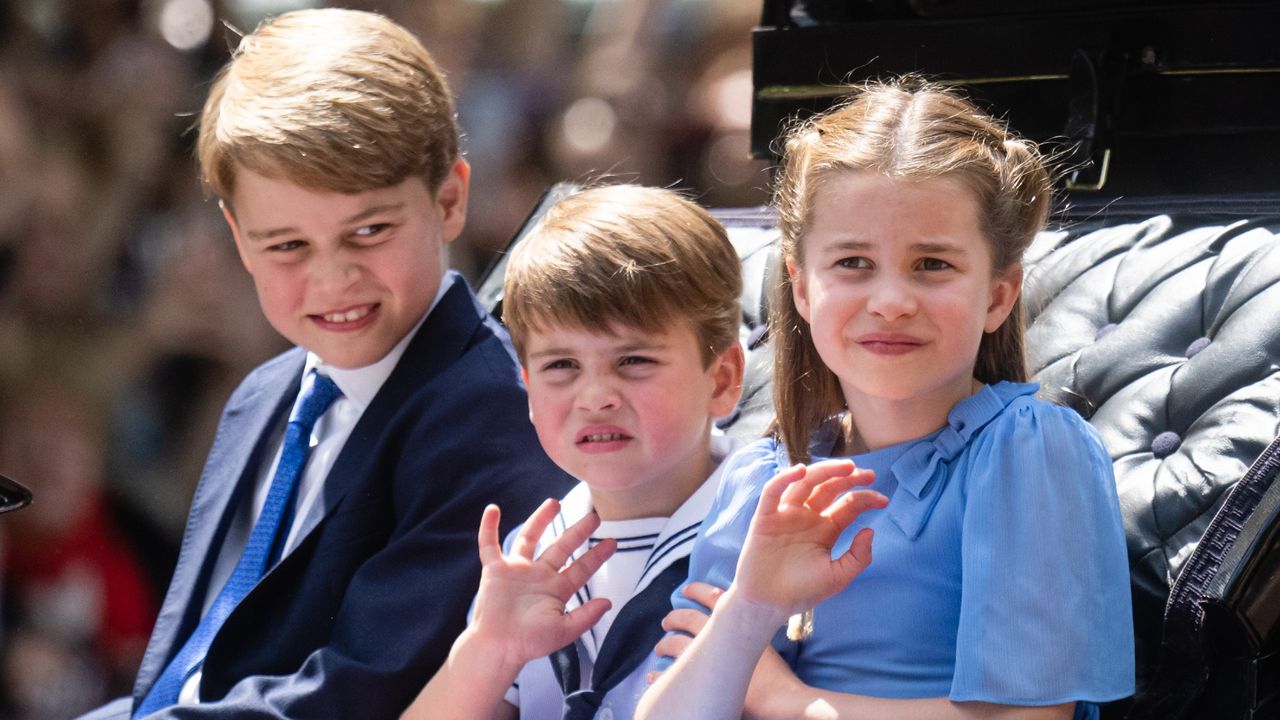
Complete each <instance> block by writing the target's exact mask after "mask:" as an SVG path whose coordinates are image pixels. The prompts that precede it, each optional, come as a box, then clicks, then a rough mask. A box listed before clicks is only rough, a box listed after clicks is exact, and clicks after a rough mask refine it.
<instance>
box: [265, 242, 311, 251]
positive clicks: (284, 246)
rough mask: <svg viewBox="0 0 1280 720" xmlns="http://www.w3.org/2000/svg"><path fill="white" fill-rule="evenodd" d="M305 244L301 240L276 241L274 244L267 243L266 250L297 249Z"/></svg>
mask: <svg viewBox="0 0 1280 720" xmlns="http://www.w3.org/2000/svg"><path fill="white" fill-rule="evenodd" d="M305 245H306V243H305V242H303V241H301V240H286V241H285V242H282V243H276V244H275V245H268V246H267V252H278V253H285V252H289V251H291V250H297V249H299V248H301V247H303V246H305Z"/></svg>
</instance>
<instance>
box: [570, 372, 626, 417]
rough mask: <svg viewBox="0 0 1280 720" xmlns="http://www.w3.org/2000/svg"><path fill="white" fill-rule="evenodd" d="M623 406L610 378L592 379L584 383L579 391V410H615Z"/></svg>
mask: <svg viewBox="0 0 1280 720" xmlns="http://www.w3.org/2000/svg"><path fill="white" fill-rule="evenodd" d="M620 404H621V397H620V396H619V394H618V391H617V388H615V387H614V385H613V383H611V382H609V380H608V378H601V377H592V378H587V379H585V380H584V381H583V383H582V385H581V386H580V388H579V391H578V408H579V409H580V410H585V411H587V412H598V411H600V410H613V409H615V408H617V407H618V406H619V405H620Z"/></svg>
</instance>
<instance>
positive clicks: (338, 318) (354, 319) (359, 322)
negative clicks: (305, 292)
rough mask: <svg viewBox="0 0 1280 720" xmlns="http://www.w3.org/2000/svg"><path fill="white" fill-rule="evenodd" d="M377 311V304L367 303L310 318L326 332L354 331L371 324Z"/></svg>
mask: <svg viewBox="0 0 1280 720" xmlns="http://www.w3.org/2000/svg"><path fill="white" fill-rule="evenodd" d="M377 310H378V303H369V304H367V305H357V306H355V307H351V308H347V309H345V310H335V311H332V312H327V313H322V314H319V315H312V316H311V317H312V319H314V320H315V321H316V322H317V323H318V324H320V325H321V326H323V327H324V328H326V329H328V330H355V329H358V328H361V327H364V326H365V325H366V324H368V323H370V322H373V317H374V314H375V313H376V311H377Z"/></svg>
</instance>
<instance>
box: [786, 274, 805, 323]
mask: <svg viewBox="0 0 1280 720" xmlns="http://www.w3.org/2000/svg"><path fill="white" fill-rule="evenodd" d="M787 277H788V278H790V279H791V299H792V300H794V301H795V303H796V310H797V311H799V313H800V317H802V318H804V321H805V322H810V320H809V287H808V286H807V285H805V283H804V270H803V269H802V268H801V267H800V266H799V265H796V263H795V261H794V260H791V259H788V260H787Z"/></svg>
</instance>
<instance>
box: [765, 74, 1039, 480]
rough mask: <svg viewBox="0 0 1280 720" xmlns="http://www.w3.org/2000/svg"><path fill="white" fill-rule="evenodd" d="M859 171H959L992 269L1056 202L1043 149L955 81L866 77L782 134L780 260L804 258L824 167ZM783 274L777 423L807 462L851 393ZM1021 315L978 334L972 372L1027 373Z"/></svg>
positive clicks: (926, 174) (794, 453)
mask: <svg viewBox="0 0 1280 720" xmlns="http://www.w3.org/2000/svg"><path fill="white" fill-rule="evenodd" d="M858 171H860V172H876V173H881V174H883V175H885V176H888V177H890V178H893V179H899V180H905V181H920V180H926V179H930V178H938V177H947V178H954V179H956V180H958V181H960V182H962V183H963V184H964V185H965V186H967V187H968V188H970V190H971V191H972V192H973V195H974V198H975V199H976V201H977V203H978V213H979V220H980V222H981V223H982V231H983V234H984V235H985V236H986V238H987V240H988V242H989V243H990V248H991V257H992V261H993V262H992V265H993V267H994V269H995V272H997V273H1000V272H1004V271H1007V270H1009V269H1011V268H1013V267H1014V266H1016V265H1017V264H1018V263H1019V262H1021V259H1022V255H1023V253H1024V252H1025V251H1026V249H1027V246H1028V245H1030V244H1031V241H1032V240H1033V239H1034V237H1035V234H1036V232H1038V231H1039V230H1041V229H1042V228H1043V227H1044V224H1045V222H1046V220H1047V218H1048V214H1049V210H1050V207H1051V204H1052V180H1051V178H1050V175H1049V172H1048V170H1047V169H1046V163H1045V161H1044V159H1043V157H1042V156H1041V153H1040V151H1039V149H1038V148H1037V147H1036V145H1035V143H1033V142H1031V141H1029V140H1026V139H1024V138H1021V137H1019V136H1018V135H1016V134H1014V133H1013V132H1012V131H1011V130H1010V129H1009V128H1008V127H1007V126H1006V125H1005V123H1004V122H1002V121H1000V120H997V119H996V118H993V117H991V116H990V115H989V114H987V113H986V112H984V111H982V110H980V109H979V108H978V107H977V106H976V105H974V104H973V103H972V102H971V101H970V100H968V99H966V98H964V97H962V96H961V95H960V94H959V93H957V92H956V91H955V90H952V89H950V88H946V87H943V86H940V85H937V84H933V83H929V82H926V81H924V80H922V79H920V78H916V77H910V78H905V79H901V80H896V81H890V82H877V83H871V84H868V85H866V86H863V87H861V88H859V89H857V90H855V91H854V92H853V94H852V95H851V96H850V97H849V98H848V99H846V100H845V101H844V102H843V103H841V104H839V105H837V106H836V107H835V108H833V109H831V110H829V111H827V112H825V113H822V114H820V115H816V116H814V117H811V118H809V119H808V120H805V121H804V122H801V123H799V124H797V125H796V126H795V127H794V128H793V129H792V130H791V131H790V132H789V133H788V135H787V136H786V140H785V144H784V147H783V158H782V166H781V168H780V172H779V176H778V179H777V183H776V191H775V200H774V201H775V203H776V205H777V207H778V212H779V216H780V222H779V224H780V227H781V231H782V259H783V260H784V261H790V262H792V263H794V264H795V265H797V266H800V265H803V261H804V244H803V239H804V235H805V232H806V230H807V229H808V228H809V226H810V224H811V223H812V220H813V203H814V196H815V194H816V191H817V189H818V188H819V187H820V186H821V185H822V184H823V182H824V181H825V179H826V178H828V177H829V176H832V175H835V174H838V173H842V172H858ZM777 278H778V280H777V282H775V283H774V286H773V293H774V297H773V298H772V302H771V308H772V310H771V317H770V328H771V330H770V333H771V335H772V337H773V341H774V344H775V357H774V409H775V412H776V413H777V421H776V425H775V431H776V432H777V433H778V435H779V436H780V439H781V440H782V442H784V443H785V444H786V446H787V448H788V451H789V453H790V455H791V460H792V462H808V460H809V458H810V452H809V445H810V442H811V439H812V434H813V430H814V428H816V427H817V426H818V425H819V424H821V423H822V422H824V421H826V420H828V419H829V418H831V417H832V416H834V415H836V414H838V413H839V412H840V411H842V410H844V409H845V401H844V396H843V394H842V392H841V390H840V384H839V381H838V380H837V378H836V376H835V374H834V373H832V372H831V370H830V369H828V368H827V367H826V365H824V364H823V362H822V359H821V358H820V357H819V356H818V353H817V350H816V349H815V348H814V345H813V337H812V335H811V334H810V331H809V326H808V323H806V322H805V321H804V319H803V318H802V317H801V316H800V313H799V311H798V310H797V308H796V305H795V300H794V298H793V297H792V289H791V279H790V277H789V276H788V274H787V272H785V271H783V272H779V273H777ZM1023 323H1024V313H1023V309H1022V302H1021V300H1020V299H1019V300H1018V302H1017V303H1016V304H1015V305H1014V308H1013V310H1012V311H1011V312H1010V313H1009V317H1008V318H1007V319H1006V320H1005V321H1004V324H1002V325H1001V326H1000V327H999V328H997V329H996V331H995V332H992V333H987V334H985V335H984V336H983V337H982V341H981V343H980V345H979V348H978V357H977V363H976V365H975V367H974V377H976V378H977V379H978V380H980V381H982V382H985V383H993V382H997V381H1000V380H1012V381H1024V380H1026V379H1027V368H1026V355H1025V350H1024V347H1023ZM855 431H856V429H855Z"/></svg>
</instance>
